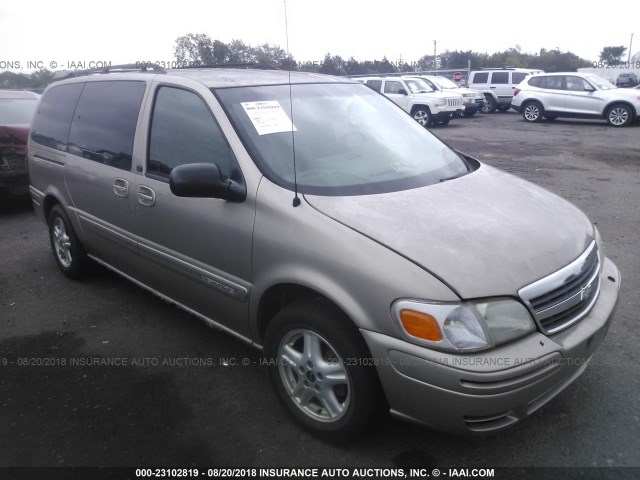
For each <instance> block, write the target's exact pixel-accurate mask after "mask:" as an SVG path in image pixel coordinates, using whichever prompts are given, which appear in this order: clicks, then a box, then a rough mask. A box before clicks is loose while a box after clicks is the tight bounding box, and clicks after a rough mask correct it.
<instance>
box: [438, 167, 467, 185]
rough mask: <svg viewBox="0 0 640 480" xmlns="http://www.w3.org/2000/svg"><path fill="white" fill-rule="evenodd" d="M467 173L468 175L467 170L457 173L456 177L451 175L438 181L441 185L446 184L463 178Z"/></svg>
mask: <svg viewBox="0 0 640 480" xmlns="http://www.w3.org/2000/svg"><path fill="white" fill-rule="evenodd" d="M468 173H470V172H469V171H468V170H467V171H466V172H462V173H458V174H457V175H453V176H451V177H445V178H441V179H440V183H442V182H446V181H447V180H453V179H454V178H460V177H464V176H465V175H467V174H468Z"/></svg>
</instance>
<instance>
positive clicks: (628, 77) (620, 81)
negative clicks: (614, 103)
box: [616, 72, 638, 87]
mask: <svg viewBox="0 0 640 480" xmlns="http://www.w3.org/2000/svg"><path fill="white" fill-rule="evenodd" d="M636 85H638V76H637V75H636V74H635V73H633V72H624V73H621V74H620V75H618V78H617V79H616V87H635V86H636Z"/></svg>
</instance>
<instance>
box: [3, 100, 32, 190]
mask: <svg viewBox="0 0 640 480" xmlns="http://www.w3.org/2000/svg"><path fill="white" fill-rule="evenodd" d="M38 98H39V95H37V94H35V93H32V92H27V91H24V90H0V196H9V197H14V196H21V195H28V194H29V181H28V179H27V163H26V155H27V139H28V137H29V128H30V124H31V119H32V118H33V114H34V112H35V111H36V105H37V104H38Z"/></svg>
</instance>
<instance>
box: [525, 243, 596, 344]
mask: <svg viewBox="0 0 640 480" xmlns="http://www.w3.org/2000/svg"><path fill="white" fill-rule="evenodd" d="M599 272H600V254H599V252H598V247H597V244H596V242H595V241H593V242H591V245H589V248H587V250H585V252H584V253H583V254H582V255H580V257H578V259H577V260H575V261H574V262H572V263H570V264H569V265H567V266H566V267H564V268H563V269H561V270H559V271H557V272H555V273H553V274H551V275H549V276H548V277H545V278H543V279H541V280H538V281H537V282H535V283H532V284H531V285H529V286H527V287H524V288H522V289H521V290H520V291H519V292H518V293H519V295H520V298H522V300H523V301H524V302H525V304H526V305H527V307H528V308H529V310H530V311H531V313H532V314H533V317H534V319H535V320H536V322H537V323H538V326H539V327H540V329H541V330H542V332H543V333H546V334H550V333H556V332H559V331H560V330H562V329H564V328H567V327H568V326H569V325H572V324H574V323H576V322H577V321H578V320H580V319H581V318H582V317H584V316H585V315H586V314H587V312H588V311H589V310H590V309H591V307H592V306H593V304H594V303H595V301H596V298H597V297H598V293H599V291H600V277H599Z"/></svg>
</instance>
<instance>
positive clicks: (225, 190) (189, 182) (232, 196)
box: [169, 163, 247, 202]
mask: <svg viewBox="0 0 640 480" xmlns="http://www.w3.org/2000/svg"><path fill="white" fill-rule="evenodd" d="M169 188H170V189H171V193H173V194H174V195H175V196H177V197H197V198H221V199H223V200H229V201H231V202H242V201H244V199H245V198H246V196H247V189H246V187H245V186H244V185H243V184H240V183H238V182H234V181H233V180H231V179H229V180H223V179H222V175H221V174H220V168H218V166H217V165H216V164H215V163H188V164H186V165H180V166H179V167H176V168H174V169H173V170H172V171H171V174H170V175H169Z"/></svg>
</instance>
